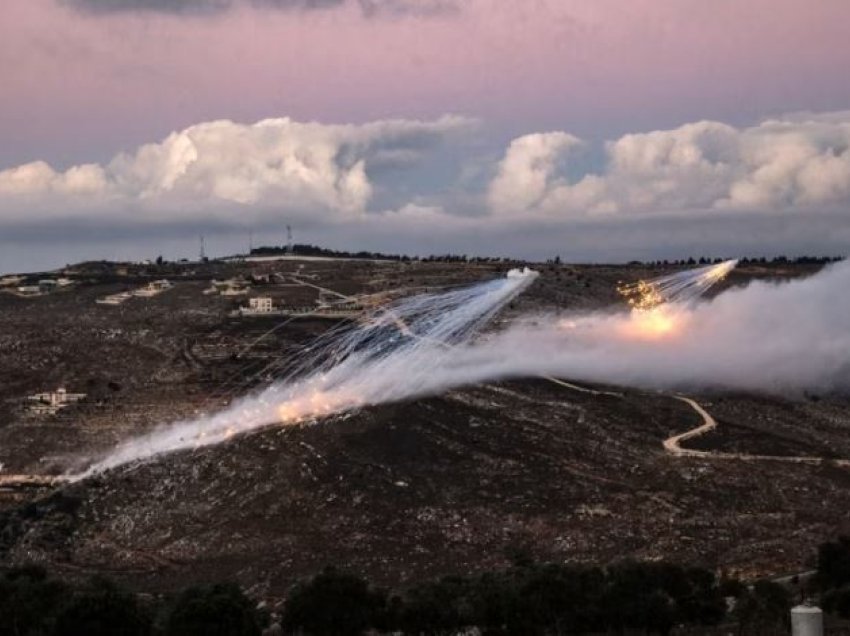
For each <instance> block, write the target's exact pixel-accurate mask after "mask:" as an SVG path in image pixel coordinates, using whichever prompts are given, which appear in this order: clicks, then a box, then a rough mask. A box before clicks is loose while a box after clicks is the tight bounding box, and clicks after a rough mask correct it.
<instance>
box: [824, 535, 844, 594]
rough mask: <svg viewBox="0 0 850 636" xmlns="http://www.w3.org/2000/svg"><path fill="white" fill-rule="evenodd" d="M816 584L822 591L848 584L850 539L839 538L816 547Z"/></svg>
mask: <svg viewBox="0 0 850 636" xmlns="http://www.w3.org/2000/svg"><path fill="white" fill-rule="evenodd" d="M817 582H818V584H819V585H820V587H821V589H823V590H831V589H833V588H839V587H843V586H844V585H847V584H848V583H850V537H846V536H841V537H838V539H837V540H836V541H827V542H826V543H822V544H821V545H820V546H819V547H818V565H817Z"/></svg>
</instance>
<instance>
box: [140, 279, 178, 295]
mask: <svg viewBox="0 0 850 636" xmlns="http://www.w3.org/2000/svg"><path fill="white" fill-rule="evenodd" d="M172 287H174V285H172V284H171V282H170V281H168V280H166V279H162V280H155V281H152V282H150V283H148V284H147V285H145V286H144V287H140V288H139V289H137V290H136V291H134V292H133V295H134V296H141V297H143V298H150V297H152V296H156V295H157V294H161V293H162V292H164V291H166V290H169V289H171V288H172Z"/></svg>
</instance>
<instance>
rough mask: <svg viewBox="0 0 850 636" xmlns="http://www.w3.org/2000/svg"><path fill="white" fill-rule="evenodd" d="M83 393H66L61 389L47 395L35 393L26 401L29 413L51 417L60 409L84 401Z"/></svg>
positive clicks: (84, 395)
mask: <svg viewBox="0 0 850 636" xmlns="http://www.w3.org/2000/svg"><path fill="white" fill-rule="evenodd" d="M85 397H86V394H85V393H68V391H66V390H65V389H64V388H63V387H60V388H58V389H56V390H55V391H52V392H49V393H36V394H35V395H30V396H28V397H27V400H28V401H29V402H31V405H30V411H31V412H33V413H37V414H39V415H53V414H55V413H56V412H58V411H59V410H60V409H63V408H65V407H66V406H70V405H71V404H74V403H75V402H79V401H80V400H83V399H85Z"/></svg>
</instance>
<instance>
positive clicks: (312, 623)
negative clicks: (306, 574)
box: [283, 568, 386, 636]
mask: <svg viewBox="0 0 850 636" xmlns="http://www.w3.org/2000/svg"><path fill="white" fill-rule="evenodd" d="M385 608H386V595H385V594H384V593H382V592H379V591H376V590H373V589H371V588H370V587H369V584H368V583H367V582H366V581H365V580H364V579H362V578H360V577H358V576H354V575H352V574H345V573H342V572H338V571H337V570H335V569H334V568H327V569H325V570H324V571H323V572H322V573H321V574H319V575H317V576H316V577H314V578H313V579H312V580H311V581H309V582H307V583H304V584H299V585H296V586H295V587H294V588H293V589H292V590H291V591H290V593H289V595H288V596H287V598H286V605H285V609H284V614H283V626H284V627H285V628H287V629H289V630H293V631H295V630H301V631H303V632H305V633H307V634H314V635H316V636H325V635H327V636H349V635H350V636H356V635H357V634H361V633H362V632H363V631H364V630H365V629H367V628H368V627H373V626H375V625H378V624H381V623H383V622H384V611H385Z"/></svg>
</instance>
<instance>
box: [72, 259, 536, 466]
mask: <svg viewBox="0 0 850 636" xmlns="http://www.w3.org/2000/svg"><path fill="white" fill-rule="evenodd" d="M536 277H537V272H534V271H531V270H529V269H524V270H511V271H510V272H508V275H507V276H506V277H504V278H501V279H497V280H491V281H486V282H483V283H479V284H477V285H473V286H469V287H459V288H457V289H453V290H450V291H447V292H444V293H440V294H427V293H426V294H420V295H417V296H413V297H410V298H405V299H402V300H400V301H397V302H396V303H392V304H390V305H389V306H388V307H383V308H379V309H378V310H376V311H374V312H372V313H371V314H370V315H367V316H365V317H363V318H362V319H361V321H360V322H361V323H362V324H356V325H354V326H353V327H347V328H343V329H340V330H334V331H331V332H330V333H328V334H326V335H325V336H323V337H322V338H319V339H318V340H317V341H316V342H315V343H314V344H313V345H312V346H311V347H310V349H309V350H308V351H306V352H305V353H304V356H303V358H301V359H299V360H298V361H296V362H295V363H294V364H293V365H292V366H290V367H289V368H286V369H284V370H283V372H282V379H281V380H280V381H279V382H277V383H276V384H274V385H272V386H270V387H269V388H267V389H265V390H264V391H262V392H261V393H259V394H257V395H253V396H249V397H247V398H244V399H242V400H239V401H238V402H236V403H235V404H233V405H232V406H230V407H229V408H227V409H225V410H224V411H222V412H220V413H216V414H213V415H209V416H206V417H201V418H198V419H195V420H190V421H185V422H177V423H175V424H171V425H169V426H166V427H163V428H161V429H159V430H157V431H154V432H153V433H151V434H149V435H146V436H144V437H141V438H138V439H131V440H129V441H127V442H125V443H124V444H122V445H120V446H119V447H118V448H117V449H115V451H113V452H112V453H110V454H109V455H108V456H107V457H105V458H103V459H102V460H100V461H99V462H97V463H95V464H94V465H92V466H90V467H89V468H88V469H87V470H86V471H85V472H84V473H82V474H80V475H76V476H75V478H81V477H85V476H87V475H89V474H92V473H96V472H100V471H103V470H108V469H110V468H113V467H115V466H120V465H122V464H126V463H129V462H132V461H136V460H139V459H144V458H147V457H152V456H154V455H159V454H161V453H167V452H172V451H177V450H181V449H187V448H198V447H200V446H207V445H210V444H217V443H220V442H222V441H224V440H226V439H228V438H230V437H232V436H233V435H235V434H237V433H243V432H247V431H250V430H254V429H257V428H261V427H264V426H268V425H270V424H275V423H282V424H295V423H299V422H303V421H305V420H308V419H313V418H317V417H321V416H326V415H330V414H333V413H340V412H344V411H350V410H352V409H355V408H358V407H361V406H366V405H370V404H380V403H383V402H391V401H396V400H400V399H404V398H407V397H411V396H415V395H424V394H427V393H430V392H431V391H433V387H434V384H435V381H438V380H437V379H438V378H440V377H442V375H443V374H444V369H445V363H446V358H447V357H448V356H449V355H450V354H451V353H452V351H453V347H454V346H457V345H459V344H460V343H463V342H466V341H469V340H470V339H471V338H473V336H474V335H475V334H476V333H477V332H478V330H479V329H480V328H481V327H483V326H484V325H486V324H487V323H488V322H489V321H490V320H491V319H492V317H493V316H494V315H495V314H496V313H497V312H498V311H499V310H500V309H502V307H504V306H505V305H506V304H507V303H509V302H510V301H511V300H512V299H513V298H514V297H516V295H517V294H519V293H521V292H522V291H523V290H524V289H525V288H526V287H528V285H530V284H531V282H532V281H534V279H535V278H536Z"/></svg>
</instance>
